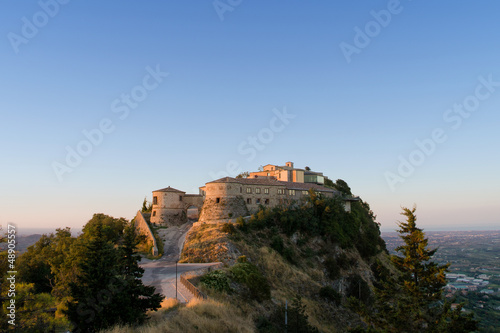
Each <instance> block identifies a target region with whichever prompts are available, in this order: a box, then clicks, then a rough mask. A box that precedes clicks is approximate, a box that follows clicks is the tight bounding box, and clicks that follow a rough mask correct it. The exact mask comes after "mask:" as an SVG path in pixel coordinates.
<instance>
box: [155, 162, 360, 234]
mask: <svg viewBox="0 0 500 333" xmlns="http://www.w3.org/2000/svg"><path fill="white" fill-rule="evenodd" d="M325 178H326V177H325V176H323V174H322V173H321V172H313V171H311V170H309V169H308V168H305V169H297V168H294V167H293V163H292V162H287V163H286V165H284V166H277V165H272V164H268V165H266V166H264V167H263V170H262V171H258V172H252V173H250V175H249V177H248V178H232V177H225V178H221V179H217V180H214V181H211V182H208V183H206V184H205V186H202V187H200V194H186V192H183V191H179V190H177V189H174V188H171V187H167V188H164V189H161V190H157V191H153V210H152V214H151V222H152V223H156V224H169V225H178V224H181V223H184V222H186V221H187V209H188V208H189V207H196V208H197V209H198V210H199V221H203V222H210V221H216V220H225V219H236V218H237V217H240V216H248V215H250V214H253V213H256V212H257V211H258V210H259V206H261V205H262V206H264V207H275V206H278V205H281V204H289V203H293V202H300V201H301V200H304V199H305V198H306V197H307V196H308V195H309V190H310V189H312V190H314V191H315V192H318V193H321V194H322V195H324V196H327V197H333V196H336V195H339V196H340V195H341V193H340V192H339V191H336V190H334V189H332V188H329V187H325V186H323V184H324V180H325ZM357 200H359V198H357V197H354V198H344V207H345V209H346V211H350V210H351V202H352V201H357Z"/></svg>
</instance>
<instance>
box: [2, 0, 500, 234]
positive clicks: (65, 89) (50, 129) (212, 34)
mask: <svg viewBox="0 0 500 333" xmlns="http://www.w3.org/2000/svg"><path fill="white" fill-rule="evenodd" d="M61 2H64V1H62V0H61ZM44 4H45V5H44ZM54 4H58V2H55V0H42V1H40V2H37V1H22V2H20V1H3V3H2V11H1V12H0V36H2V38H1V39H0V64H1V65H0V74H1V76H0V77H1V80H0V91H1V96H2V98H0V115H1V118H0V119H1V121H0V152H1V164H0V171H1V172H0V223H1V224H2V225H3V227H4V228H5V226H6V224H7V223H8V222H14V223H16V224H17V226H18V228H20V229H22V228H35V227H36V228H40V227H47V228H55V227H64V226H70V227H74V228H80V227H81V226H82V225H83V224H85V223H86V222H87V221H88V220H89V219H90V218H91V217H92V214H93V213H106V214H109V215H112V216H115V217H125V218H128V219H130V218H132V217H133V216H134V215H135V213H136V211H137V210H138V209H139V208H140V206H141V203H142V200H143V198H144V197H145V196H147V197H148V199H150V198H151V191H153V190H156V189H159V188H163V187H166V186H172V187H175V188H178V189H181V190H184V191H187V192H188V193H197V191H198V187H199V186H202V185H203V184H204V183H206V182H208V181H211V180H213V179H214V177H216V176H218V175H220V176H222V175H224V174H223V173H224V172H226V171H227V165H228V163H229V165H230V169H232V168H233V166H231V165H237V166H238V168H240V170H241V171H246V170H248V171H254V170H256V169H257V168H258V167H259V166H260V165H265V164H269V163H272V164H284V163H285V162H286V161H293V162H295V166H297V167H305V166H309V167H311V168H312V169H313V170H316V171H322V172H324V173H325V175H327V176H328V177H330V178H331V179H334V180H335V179H338V178H341V179H344V180H345V181H346V182H347V183H348V184H349V185H350V186H351V188H352V191H353V192H354V193H355V194H357V195H359V196H360V197H361V198H362V199H363V200H365V201H367V202H368V203H369V204H370V205H371V207H372V209H373V211H374V212H375V214H376V215H377V221H378V222H380V223H381V224H382V227H383V228H384V229H386V230H389V229H394V228H396V224H395V223H396V221H397V220H398V219H400V215H399V213H400V211H401V208H400V207H401V206H412V205H413V204H417V207H418V209H417V215H418V218H419V220H418V222H417V223H418V224H419V225H420V226H421V227H423V228H424V229H428V230H437V229H452V230H459V229H479V228H493V229H499V228H500V218H499V217H498V208H500V207H499V205H500V201H499V199H500V195H499V194H498V190H499V188H500V176H499V175H498V172H499V171H500V154H499V142H500V131H499V125H500V112H499V111H500V69H499V64H500V62H499V59H500V43H499V42H498V41H499V40H500V21H499V20H498V13H499V12H500V3H492V2H487V1H476V2H456V1H453V2H452V1H445V2H431V1H401V2H400V3H399V4H398V3H397V2H395V1H356V2H354V1H347V0H345V1H326V0H324V1H314V2H308V3H305V2H303V1H298V0H295V1H286V3H285V2H282V1H269V0H266V1H264V0H259V1H256V0H252V1H248V0H244V1H236V0H232V1H228V0H224V1H222V0H221V1H219V2H218V4H219V5H218V6H219V7H218V10H219V12H218V11H217V9H216V8H215V7H214V2H212V1H196V2H187V1H162V2H159V1H158V2H154V1H144V2H141V3H139V2H137V1H105V2H103V1H69V2H68V3H66V4H58V5H57V6H58V8H56V7H55V5H54ZM230 4H232V5H230ZM224 6H225V7H224ZM43 7H45V8H46V11H48V12H50V13H49V14H50V15H49V14H46V13H45V12H43V10H44V9H43ZM389 10H391V11H392V13H391V12H390V11H389ZM222 11H223V12H222ZM381 11H382V12H381ZM374 13H375V14H374ZM376 13H378V14H376ZM387 13H390V15H391V17H390V18H388V16H387V15H385V16H384V14H387ZM377 15H378V16H379V20H382V21H381V22H382V23H376V22H377V21H376V19H375V16H377ZM35 24H37V25H38V27H37V26H36V25H35ZM31 25H33V26H31ZM30 26H31V27H30ZM33 27H34V28H35V29H36V30H33ZM30 28H31V30H30ZM367 29H368V30H367ZM370 29H371V30H370ZM359 31H362V34H366V33H367V32H368V34H369V35H366V36H364V39H363V36H362V35H361V34H359ZM370 35H371V36H370ZM356 43H357V44H356ZM347 44H349V45H350V47H351V48H350V50H353V48H354V47H356V45H358V47H357V49H356V52H354V53H352V54H350V56H348V57H346V56H345V54H344V52H343V51H342V47H341V46H342V45H343V46H344V49H345V45H347ZM347 58H349V59H347ZM348 60H349V61H348ZM154 70H159V71H160V72H162V73H163V72H164V73H167V72H168V76H166V77H160V78H159V80H161V82H160V83H158V84H154V83H155V81H154V80H152V78H147V79H146V83H147V84H149V87H150V88H151V86H153V85H156V86H157V87H155V88H151V90H150V91H147V96H144V95H140V94H139V93H141V92H144V91H146V90H144V88H141V87H142V86H143V80H144V78H145V77H146V75H148V73H149V71H154ZM481 78H482V79H481ZM481 80H483V81H484V80H486V81H488V80H489V81H491V82H493V83H490V84H489V85H488V86H485V85H484V84H483V83H481V82H482V81H481ZM478 86H479V87H478ZM141 89H142V90H141ZM133 92H135V93H136V96H138V97H137V98H139V96H140V99H141V100H140V102H138V103H137V105H134V108H131V107H125V106H126V104H125V102H122V101H121V98H123V96H125V95H130V94H131V93H133ZM478 93H479V95H478V96H480V99H478V98H477V97H474V96H476V95H477V94H478ZM486 95H487V96H486ZM474 102H478V104H475V105H474ZM463 103H472V104H469V108H473V109H474V111H471V112H468V113H466V114H467V116H462V115H459V114H458V113H451V112H454V111H453V107H454V105H455V104H463ZM470 105H473V106H470ZM120 107H121V109H120ZM127 108H128V111H130V112H129V113H128V114H127V115H125V113H124V112H125V109H127ZM273 110H274V111H273ZM284 110H286V112H287V113H288V114H291V115H293V116H294V118H293V119H292V118H290V119H287V121H286V122H287V124H284V125H283V126H280V127H279V131H274V132H271V131H270V126H271V123H273V124H274V122H273V118H274V117H276V112H278V113H283V112H284ZM120 117H121V118H120ZM450 117H455V118H450ZM457 117H459V118H457ZM106 119H107V120H106ZM103 121H104V122H108V124H107V125H108V126H111V127H112V128H113V131H111V133H107V134H104V135H103V137H102V140H100V139H99V138H98V139H99V140H97V139H96V140H97V141H96V142H97V143H96V144H95V145H94V144H92V146H91V149H92V151H91V152H90V153H89V154H87V156H84V157H83V158H82V160H81V161H80V162H79V163H78V165H77V166H76V167H72V168H70V169H71V172H67V173H64V174H63V175H62V176H61V174H60V177H58V176H57V174H56V172H54V163H60V164H57V165H63V164H65V163H66V162H65V160H66V155H67V147H70V149H75V150H76V149H77V148H78V147H79V145H80V147H84V146H85V143H82V142H84V141H85V140H86V137H85V136H84V134H83V131H91V130H93V129H96V128H99V126H100V123H101V122H103ZM459 121H460V123H459ZM278 124H281V123H278ZM436 129H438V130H439V129H441V136H440V138H442V136H445V137H446V140H444V142H443V140H440V142H438V143H434V145H435V146H434V147H431V146H427V147H428V149H429V151H428V152H427V153H428V154H427V155H425V154H424V153H422V152H421V151H420V152H419V148H418V146H417V144H416V143H415V140H420V141H422V142H428V140H429V139H430V138H432V135H433V134H432V133H433V131H435V130H436ZM270 133H272V137H270ZM259 135H260V138H261V139H258V140H264V141H265V142H262V141H259V143H258V145H259V146H258V147H259V149H260V150H257V149H255V148H252V149H254V150H255V152H256V154H255V156H253V155H252V154H250V151H251V147H252V144H251V139H248V138H249V137H256V138H259ZM426 140H427V141H426ZM87 148H88V147H87ZM400 157H401V158H404V159H406V160H408V159H409V158H410V157H412V158H413V161H416V162H415V164H418V165H416V166H414V170H413V171H412V172H407V173H405V174H404V177H402V176H401V174H399V173H398V167H399V165H400V163H401V162H400ZM422 157H423V159H422ZM417 162H418V163H417ZM66 171H67V170H66ZM230 171H231V170H230ZM403 171H404V170H403ZM406 171H408V170H406ZM388 172H390V173H392V174H393V175H396V176H399V177H401V178H398V179H399V180H401V179H403V180H404V182H399V181H398V182H397V183H396V184H395V186H393V188H392V189H391V186H390V185H389V183H388V182H387V180H386V178H387V173H388ZM403 173H404V172H403ZM59 178H61V179H59Z"/></svg>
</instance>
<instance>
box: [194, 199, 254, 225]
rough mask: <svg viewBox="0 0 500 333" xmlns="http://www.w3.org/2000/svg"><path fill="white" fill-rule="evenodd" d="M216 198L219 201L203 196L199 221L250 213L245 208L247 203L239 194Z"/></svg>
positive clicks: (235, 216)
mask: <svg viewBox="0 0 500 333" xmlns="http://www.w3.org/2000/svg"><path fill="white" fill-rule="evenodd" d="M218 199H219V202H217V198H208V197H207V198H205V202H204V203H203V208H202V209H201V213H200V218H199V221H211V220H220V219H228V218H237V217H239V216H248V215H249V214H250V213H249V211H248V209H247V205H246V204H245V201H244V200H243V197H241V196H234V197H226V198H224V197H223V198H218ZM230 214H231V215H230Z"/></svg>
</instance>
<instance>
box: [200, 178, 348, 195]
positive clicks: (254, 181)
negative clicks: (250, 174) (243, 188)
mask: <svg viewBox="0 0 500 333" xmlns="http://www.w3.org/2000/svg"><path fill="white" fill-rule="evenodd" d="M214 183H215V184H217V183H236V184H242V185H245V184H246V185H265V186H284V187H286V188H287V189H289V190H299V191H307V190H309V189H310V188H313V189H314V190H316V191H319V192H330V193H338V194H340V192H339V191H337V190H334V189H331V188H329V187H325V186H321V185H318V184H314V183H295V182H282V181H279V180H276V179H270V178H232V177H224V178H220V179H217V180H214V181H211V182H208V183H207V184H214Z"/></svg>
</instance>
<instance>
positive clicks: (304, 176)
mask: <svg viewBox="0 0 500 333" xmlns="http://www.w3.org/2000/svg"><path fill="white" fill-rule="evenodd" d="M263 176H265V177H274V178H276V179H277V180H281V181H284V182H294V183H314V184H319V185H323V184H324V183H325V178H326V179H328V177H326V176H324V175H323V173H322V172H315V171H311V169H309V168H308V167H305V168H304V169H299V168H294V167H293V162H286V163H285V165H281V166H280V165H275V164H267V165H264V166H263V167H262V171H257V172H251V173H250V175H249V177H248V178H257V177H263Z"/></svg>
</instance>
